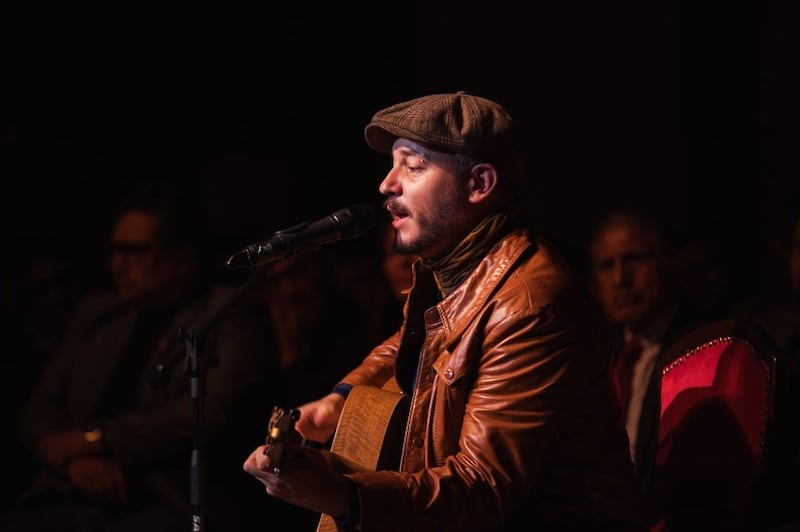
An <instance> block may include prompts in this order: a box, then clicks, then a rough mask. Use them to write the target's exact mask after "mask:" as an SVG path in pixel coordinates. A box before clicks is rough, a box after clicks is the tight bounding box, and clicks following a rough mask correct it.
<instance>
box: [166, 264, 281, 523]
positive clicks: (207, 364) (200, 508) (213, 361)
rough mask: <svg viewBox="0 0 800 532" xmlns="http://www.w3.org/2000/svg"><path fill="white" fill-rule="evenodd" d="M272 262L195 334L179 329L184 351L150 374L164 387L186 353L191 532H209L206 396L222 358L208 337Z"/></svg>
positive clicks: (252, 275) (245, 284)
mask: <svg viewBox="0 0 800 532" xmlns="http://www.w3.org/2000/svg"><path fill="white" fill-rule="evenodd" d="M271 267H272V263H269V264H266V265H264V266H261V267H259V268H257V269H256V270H254V272H253V273H252V274H251V275H250V277H248V278H247V279H246V280H245V281H244V282H243V283H242V284H241V285H239V287H237V289H236V290H235V291H234V292H233V293H231V295H230V296H228V298H227V299H225V301H223V302H222V304H221V305H220V306H219V307H218V308H217V309H216V310H215V311H214V313H213V314H212V315H211V316H210V317H209V318H208V320H206V322H205V323H204V324H203V325H202V327H200V329H199V332H198V333H195V332H194V331H193V330H192V329H183V328H181V329H179V331H178V335H179V336H180V337H181V339H182V340H183V350H181V349H180V348H178V349H176V350H174V351H172V352H171V353H170V354H169V355H168V356H166V357H164V359H162V360H161V361H160V362H159V363H158V364H157V365H156V366H155V367H153V368H152V371H151V374H150V384H151V386H152V387H154V388H163V387H164V386H165V385H166V381H167V376H168V375H169V371H170V370H171V369H172V368H174V367H175V366H176V365H177V362H178V360H179V357H178V356H177V355H179V354H180V353H181V351H183V352H184V353H185V357H184V372H185V373H186V374H187V375H188V376H189V392H190V395H191V399H192V425H193V447H192V455H191V460H190V472H189V506H190V509H191V512H192V532H205V531H206V524H205V523H206V519H205V518H206V511H205V510H206V504H205V503H206V491H205V487H206V485H205V482H206V471H205V442H204V435H203V399H204V397H205V386H206V373H207V372H208V368H211V367H216V366H217V365H218V364H219V359H218V358H219V357H218V356H216V355H208V354H207V353H206V352H205V338H206V335H207V334H208V333H209V331H211V330H212V329H213V327H214V326H215V325H216V324H217V322H218V321H219V319H220V317H221V316H223V315H224V314H225V313H226V312H228V310H229V309H230V308H231V307H233V306H234V304H236V303H238V302H239V300H240V298H241V296H242V294H244V292H245V290H246V289H247V288H249V287H250V286H251V285H252V284H254V283H255V282H256V280H259V279H261V277H262V276H263V275H264V274H266V272H268V271H269V270H270V269H271Z"/></svg>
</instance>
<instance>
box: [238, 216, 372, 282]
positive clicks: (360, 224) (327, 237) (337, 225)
mask: <svg viewBox="0 0 800 532" xmlns="http://www.w3.org/2000/svg"><path fill="white" fill-rule="evenodd" d="M374 226H375V212H374V210H373V209H372V207H370V206H369V205H364V204H361V205H353V206H350V207H346V208H344V209H339V210H338V211H336V212H334V213H333V214H331V215H330V216H326V217H325V218H322V219H320V220H317V221H315V222H303V223H300V224H297V225H294V226H292V227H289V228H288V229H282V230H280V231H277V232H275V233H274V234H273V235H272V236H271V237H269V240H267V241H265V242H260V243H257V244H251V245H249V246H247V247H245V248H243V249H242V250H241V251H239V252H238V253H234V254H233V255H231V256H230V258H228V261H227V262H226V265H227V266H228V268H247V267H252V266H260V265H262V264H268V263H272V262H278V261H281V260H283V259H285V258H286V257H288V256H289V255H291V254H292V253H294V252H296V251H298V250H301V249H306V248H312V247H315V246H321V245H323V244H329V243H331V242H338V241H339V240H348V239H351V238H355V237H357V236H361V235H362V234H364V233H366V232H367V231H369V230H371V229H372V228H373V227H374Z"/></svg>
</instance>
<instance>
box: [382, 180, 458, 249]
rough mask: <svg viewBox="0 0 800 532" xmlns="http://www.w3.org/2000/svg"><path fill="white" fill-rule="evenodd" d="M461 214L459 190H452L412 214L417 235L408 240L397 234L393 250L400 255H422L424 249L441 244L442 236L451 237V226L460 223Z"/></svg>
mask: <svg viewBox="0 0 800 532" xmlns="http://www.w3.org/2000/svg"><path fill="white" fill-rule="evenodd" d="M461 216H462V202H461V198H460V197H459V192H458V191H452V192H451V193H450V194H448V195H447V196H445V197H444V198H442V200H441V201H439V202H438V203H436V204H434V205H432V206H431V208H430V209H428V210H427V211H425V212H417V213H416V214H414V220H415V222H416V224H417V227H418V228H419V235H418V236H417V237H416V238H415V239H414V240H409V241H404V240H403V239H402V236H398V239H397V241H396V242H395V251H396V252H397V253H400V254H401V255H423V254H424V252H425V250H428V249H431V247H435V246H436V245H437V244H441V242H442V239H443V238H452V235H453V228H454V227H456V226H459V225H460V223H459V218H461ZM453 245H455V242H454V243H453Z"/></svg>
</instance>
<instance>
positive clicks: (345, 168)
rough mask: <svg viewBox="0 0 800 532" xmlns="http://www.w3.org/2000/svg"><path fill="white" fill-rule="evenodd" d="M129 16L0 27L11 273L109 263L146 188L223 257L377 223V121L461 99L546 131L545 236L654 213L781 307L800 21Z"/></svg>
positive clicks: (407, 12)
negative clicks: (349, 218) (608, 218)
mask: <svg viewBox="0 0 800 532" xmlns="http://www.w3.org/2000/svg"><path fill="white" fill-rule="evenodd" d="M20 4H22V2H20ZM107 4H108V3H107ZM111 4H113V5H105V6H97V5H88V4H87V5H81V4H80V3H66V4H61V5H49V4H37V3H33V2H26V3H25V5H24V6H13V7H5V8H3V13H2V16H0V46H1V47H2V58H1V60H2V62H1V63H0V75H1V76H2V83H0V85H2V91H3V92H2V94H0V97H1V98H0V100H1V101H2V104H1V105H2V107H0V120H1V122H0V150H1V151H0V171H2V174H3V179H2V185H1V186H2V198H3V199H2V201H3V206H2V209H3V211H2V212H3V220H2V224H3V225H2V234H3V236H4V238H3V242H4V247H5V248H6V249H5V251H6V253H5V255H6V257H7V258H6V259H5V261H6V268H8V267H12V268H13V267H16V266H19V267H22V266H23V265H24V264H25V263H26V258H27V257H29V256H30V255H31V254H35V253H37V252H38V251H37V250H41V249H46V248H50V249H54V248H58V249H63V250H64V252H65V253H68V254H73V255H74V256H76V257H79V258H84V259H93V258H94V257H95V254H96V252H97V250H99V249H100V248H101V247H102V244H103V242H104V240H105V238H106V235H107V231H108V223H109V217H110V215H111V213H112V212H113V205H114V204H115V202H116V201H117V199H118V198H119V197H120V196H121V195H123V194H124V191H125V190H126V189H127V187H128V186H129V185H130V184H132V183H135V182H137V181H140V180H144V179H153V178H156V179H163V180H171V181H175V182H177V183H180V184H183V185H184V186H185V187H186V192H187V201H202V202H204V203H205V204H206V207H207V209H208V212H209V215H210V218H211V221H212V227H213V229H214V234H215V238H217V242H216V244H217V248H218V250H219V251H220V253H221V254H223V255H224V254H227V253H230V252H233V251H235V250H236V249H238V247H239V246H240V245H243V244H246V243H249V241H250V239H252V238H261V237H264V236H267V235H269V234H271V232H273V231H274V230H277V229H280V228H282V227H286V226H289V225H293V224H294V223H297V222H299V221H302V220H305V219H309V218H317V217H321V216H324V215H327V214H329V213H330V212H332V211H333V210H336V209H338V208H340V207H343V206H346V205H349V204H354V203H358V202H362V201H369V202H373V201H374V202H377V201H379V200H378V194H377V185H378V183H379V181H380V180H381V178H382V177H383V174H384V172H385V170H386V169H387V168H388V164H389V161H388V159H387V158H386V157H384V156H380V155H377V154H374V153H373V152H371V151H370V150H369V149H368V148H367V146H366V144H365V143H364V140H363V127H364V125H365V124H366V123H367V122H368V121H369V118H370V117H371V115H372V114H373V113H374V112H375V111H376V110H378V109H380V108H382V107H384V106H386V105H390V104H392V103H396V102H397V101H400V100H405V99H410V98H414V97H417V96H421V95H423V94H426V93H431V92H452V91H456V90H466V91H467V92H472V93H474V94H479V95H482V96H486V97H489V98H493V99H496V100H498V101H500V102H501V103H503V104H504V105H505V106H506V107H507V108H508V109H509V110H510V111H511V112H512V113H513V114H515V115H516V116H518V117H519V118H520V119H521V120H522V121H524V122H525V123H526V124H527V125H528V130H529V134H528V138H527V142H528V148H529V151H530V154H531V156H532V165H531V171H530V179H531V181H530V186H531V192H532V193H533V200H532V202H531V206H530V209H531V212H532V213H533V217H534V218H535V219H536V220H538V221H539V223H540V225H541V227H542V229H543V230H544V231H545V232H547V233H550V234H551V235H553V236H554V237H556V238H558V239H560V240H561V241H562V242H564V243H565V244H566V245H568V246H574V247H576V248H580V247H582V246H583V245H584V244H585V241H586V238H587V236H588V232H589V230H590V229H591V226H592V224H593V223H594V222H595V221H596V219H597V217H598V216H599V215H600V214H601V213H602V212H604V211H606V210H607V209H609V208H610V207H613V206H617V205H624V204H628V203H632V202H641V203H642V204H643V205H644V206H645V208H647V209H648V210H652V211H653V212H655V213H657V214H659V215H662V216H664V217H665V218H667V219H668V220H669V221H671V222H672V223H674V225H675V226H676V227H677V228H678V229H679V230H680V231H683V232H685V233H698V234H708V235H711V236H712V237H714V238H719V239H720V240H721V241H722V242H723V243H724V246H725V251H726V254H727V258H728V259H729V261H730V264H731V266H732V269H733V272H734V274H735V276H736V278H737V283H738V284H737V287H738V288H737V289H738V290H740V291H741V293H742V294H743V295H744V296H746V297H751V296H760V295H762V294H766V293H770V292H775V291H778V290H780V289H781V287H782V285H781V284H780V282H779V281H778V279H779V278H780V276H779V275H775V272H782V269H781V264H782V263H781V261H782V256H781V249H782V248H781V247H780V245H779V241H780V238H779V237H780V236H782V233H781V231H782V229H783V228H784V227H785V224H786V219H787V218H786V217H787V216H788V212H789V210H790V209H791V208H792V207H793V206H796V204H797V201H798V199H797V194H798V183H800V179H798V169H799V168H798V167H800V164H799V162H798V150H797V148H796V145H797V141H798V137H800V134H798V118H800V108H799V106H798V97H797V95H798V93H800V76H799V75H798V72H799V71H800V68H799V67H798V59H800V57H798V56H799V55H800V54H798V51H800V46H799V44H800V42H798V41H799V40H800V38H799V37H798V32H797V31H796V28H797V23H798V21H799V19H798V16H797V15H798V11H800V9H799V8H798V7H797V4H796V3H795V2H791V1H789V0H776V1H755V0H749V1H747V0H744V1H738V0H709V1H695V0H682V1H681V0H656V1H646V2H641V1H632V0H629V1H622V2H588V1H587V2H574V1H567V2H541V3H528V2H506V1H491V2H474V1H439V2H435V1H428V2H425V1H423V0H411V1H409V2H367V3H365V4H364V5H360V6H356V4H343V3H335V2H310V3H309V2H281V3H279V4H278V3H275V2H266V1H264V2H245V1H242V0H233V1H228V2H224V3H222V2H219V3H215V2H208V1H200V0H197V1H194V2H162V3H160V4H153V5H148V3H147V2H114V3H111ZM197 197H199V198H200V199H196V198H197ZM88 262H91V260H88Z"/></svg>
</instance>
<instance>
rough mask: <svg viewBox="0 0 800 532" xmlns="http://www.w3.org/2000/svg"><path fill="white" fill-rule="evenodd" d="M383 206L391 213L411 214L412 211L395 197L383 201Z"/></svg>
mask: <svg viewBox="0 0 800 532" xmlns="http://www.w3.org/2000/svg"><path fill="white" fill-rule="evenodd" d="M383 208H384V209H386V210H387V211H389V213H391V214H396V215H401V216H409V215H410V214H411V213H410V212H409V211H408V209H406V208H405V207H404V206H403V205H402V204H401V203H400V202H399V201H397V200H396V199H394V198H388V199H386V200H385V201H384V202H383Z"/></svg>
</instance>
